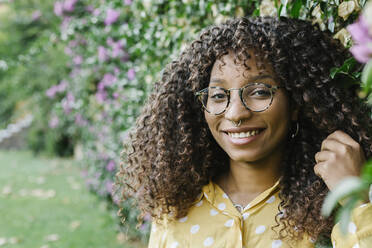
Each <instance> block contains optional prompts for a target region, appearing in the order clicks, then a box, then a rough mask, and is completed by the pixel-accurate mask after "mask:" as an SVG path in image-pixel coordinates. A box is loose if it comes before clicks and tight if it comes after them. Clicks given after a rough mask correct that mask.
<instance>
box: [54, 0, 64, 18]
mask: <svg viewBox="0 0 372 248" xmlns="http://www.w3.org/2000/svg"><path fill="white" fill-rule="evenodd" d="M54 14H55V15H56V16H62V15H63V3H62V2H60V1H57V2H55V3H54Z"/></svg>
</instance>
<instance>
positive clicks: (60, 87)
mask: <svg viewBox="0 0 372 248" xmlns="http://www.w3.org/2000/svg"><path fill="white" fill-rule="evenodd" d="M67 86H68V82H67V81H66V80H62V81H61V82H60V83H59V84H58V85H57V88H56V90H57V92H64V91H65V90H66V89H67Z"/></svg>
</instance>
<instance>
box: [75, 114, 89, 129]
mask: <svg viewBox="0 0 372 248" xmlns="http://www.w3.org/2000/svg"><path fill="white" fill-rule="evenodd" d="M75 124H76V125H78V126H81V127H83V126H86V125H87V121H86V120H85V119H84V118H83V116H82V115H81V114H80V113H77V114H76V115H75Z"/></svg>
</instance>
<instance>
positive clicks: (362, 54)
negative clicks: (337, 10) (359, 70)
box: [347, 15, 372, 63]
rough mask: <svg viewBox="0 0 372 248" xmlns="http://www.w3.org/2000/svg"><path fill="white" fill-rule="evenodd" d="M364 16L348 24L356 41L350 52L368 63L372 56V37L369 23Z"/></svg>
mask: <svg viewBox="0 0 372 248" xmlns="http://www.w3.org/2000/svg"><path fill="white" fill-rule="evenodd" d="M364 18H365V17H364V16H363V15H362V16H360V17H359V19H358V21H357V22H355V23H353V24H351V25H349V26H347V30H348V31H349V33H350V34H351V37H352V38H353V41H354V45H353V46H352V47H351V48H350V52H351V53H352V54H353V55H354V57H355V58H356V59H357V60H358V61H359V62H361V63H367V62H368V60H369V59H371V56H372V45H371V44H372V37H370V36H369V34H368V24H367V22H366V21H365V19H364Z"/></svg>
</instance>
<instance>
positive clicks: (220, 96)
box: [210, 93, 226, 100]
mask: <svg viewBox="0 0 372 248" xmlns="http://www.w3.org/2000/svg"><path fill="white" fill-rule="evenodd" d="M210 98H212V99H213V100H224V99H225V98H226V94H223V93H216V94H212V95H211V96H210Z"/></svg>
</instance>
